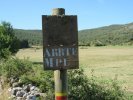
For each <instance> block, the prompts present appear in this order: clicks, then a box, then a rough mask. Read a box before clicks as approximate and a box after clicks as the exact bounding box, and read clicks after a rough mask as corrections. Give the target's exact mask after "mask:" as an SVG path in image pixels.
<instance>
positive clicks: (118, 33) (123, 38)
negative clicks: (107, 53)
mask: <svg viewBox="0 0 133 100" xmlns="http://www.w3.org/2000/svg"><path fill="white" fill-rule="evenodd" d="M15 35H16V36H17V37H18V38H19V39H20V40H28V42H29V44H30V45H42V43H43V42H42V31H41V30H21V29H16V30H15ZM132 44H133V23H130V24H124V25H110V26H105V27H100V28H96V29H86V30H81V31H79V45H80V46H105V45H132Z"/></svg>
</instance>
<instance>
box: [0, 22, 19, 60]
mask: <svg viewBox="0 0 133 100" xmlns="http://www.w3.org/2000/svg"><path fill="white" fill-rule="evenodd" d="M18 41H19V40H18V39H17V38H16V37H15V35H14V31H13V28H12V26H11V24H10V23H8V22H2V23H1V24H0V58H8V57H9V56H10V55H11V54H14V53H16V52H17V51H18V49H19V42H18Z"/></svg>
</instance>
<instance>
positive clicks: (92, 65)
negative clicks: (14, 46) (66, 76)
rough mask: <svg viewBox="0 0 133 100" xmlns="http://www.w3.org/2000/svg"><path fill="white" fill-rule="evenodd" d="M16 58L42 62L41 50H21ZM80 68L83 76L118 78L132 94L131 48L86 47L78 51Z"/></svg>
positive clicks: (132, 69)
mask: <svg viewBox="0 0 133 100" xmlns="http://www.w3.org/2000/svg"><path fill="white" fill-rule="evenodd" d="M16 56H17V57H19V58H21V59H23V58H29V59H30V60H31V61H33V62H42V61H43V60H42V58H43V57H42V56H43V54H42V49H38V50H35V49H33V48H32V49H22V50H20V51H19V52H18V53H17V55H16ZM79 58H80V66H83V68H84V69H85V74H86V75H88V77H89V76H91V70H92V69H93V70H94V74H95V75H96V76H98V77H99V78H104V79H109V78H114V77H115V76H116V75H117V76H118V80H119V81H120V83H122V84H123V86H124V87H126V88H127V90H128V91H131V92H133V80H132V79H133V47H132V46H131V47H129V46H127V47H126V46H110V47H87V48H85V49H83V48H82V49H79Z"/></svg>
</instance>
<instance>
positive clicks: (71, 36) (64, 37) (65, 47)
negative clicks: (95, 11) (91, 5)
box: [42, 15, 79, 70]
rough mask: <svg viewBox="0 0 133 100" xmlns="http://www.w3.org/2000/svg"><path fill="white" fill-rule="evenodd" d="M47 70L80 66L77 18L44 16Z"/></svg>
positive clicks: (43, 28) (43, 26) (44, 48)
mask: <svg viewBox="0 0 133 100" xmlns="http://www.w3.org/2000/svg"><path fill="white" fill-rule="evenodd" d="M42 30H43V62H44V69H45V70H62V69H75V68H78V66H79V57H78V29H77V16H66V15H60V16H57V15H55V16H54V15H53V16H47V15H43V16H42Z"/></svg>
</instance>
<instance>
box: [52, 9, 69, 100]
mask: <svg viewBox="0 0 133 100" xmlns="http://www.w3.org/2000/svg"><path fill="white" fill-rule="evenodd" d="M52 15H57V16H58V15H65V9H63V8H56V9H53V11H52ZM54 79H55V100H67V88H68V87H67V70H66V69H63V70H55V71H54Z"/></svg>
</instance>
